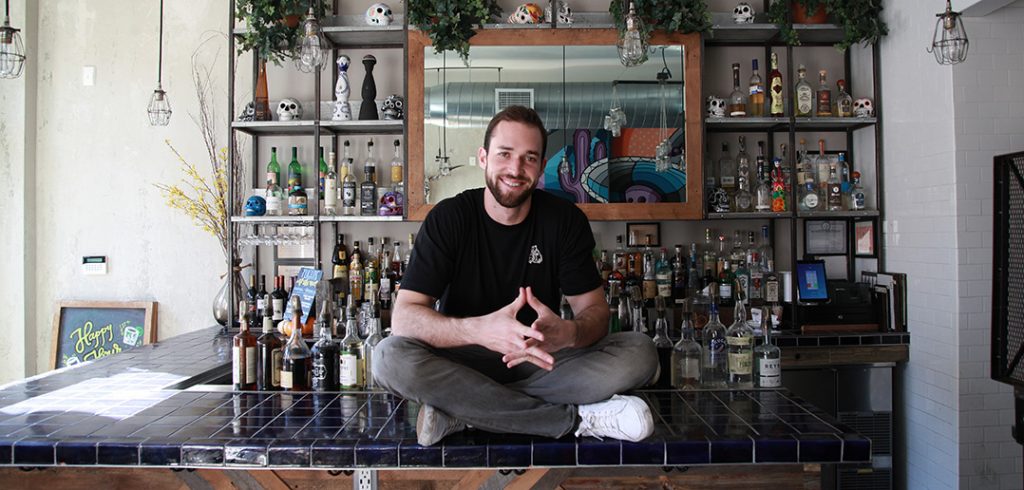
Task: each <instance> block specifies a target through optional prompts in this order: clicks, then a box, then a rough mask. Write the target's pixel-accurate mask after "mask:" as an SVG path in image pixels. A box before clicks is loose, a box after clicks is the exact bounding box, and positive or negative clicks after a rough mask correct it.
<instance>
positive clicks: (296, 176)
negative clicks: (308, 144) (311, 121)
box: [288, 146, 302, 189]
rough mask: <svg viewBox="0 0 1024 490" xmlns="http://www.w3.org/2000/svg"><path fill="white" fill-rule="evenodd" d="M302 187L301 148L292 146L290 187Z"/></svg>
mask: <svg viewBox="0 0 1024 490" xmlns="http://www.w3.org/2000/svg"><path fill="white" fill-rule="evenodd" d="M295 186H299V187H302V165H301V164H299V149H298V148H297V147H294V146H293V147H292V161H291V163H289V164H288V188H289V189H291V188H293V187H295Z"/></svg>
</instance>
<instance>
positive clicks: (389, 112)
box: [380, 94, 405, 120]
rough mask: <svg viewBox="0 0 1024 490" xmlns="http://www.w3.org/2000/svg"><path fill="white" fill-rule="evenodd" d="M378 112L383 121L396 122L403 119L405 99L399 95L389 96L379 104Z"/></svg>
mask: <svg viewBox="0 0 1024 490" xmlns="http://www.w3.org/2000/svg"><path fill="white" fill-rule="evenodd" d="M380 112H382V113H383V114H384V119H390V120H396V119H404V117H405V99H403V98H402V96H401V95H398V94H391V95H389V96H388V98H386V99H384V102H381V104H380Z"/></svg>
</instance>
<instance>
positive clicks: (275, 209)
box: [266, 183, 286, 216]
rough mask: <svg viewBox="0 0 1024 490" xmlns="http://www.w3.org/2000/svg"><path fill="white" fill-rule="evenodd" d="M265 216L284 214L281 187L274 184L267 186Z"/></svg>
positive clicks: (283, 198)
mask: <svg viewBox="0 0 1024 490" xmlns="http://www.w3.org/2000/svg"><path fill="white" fill-rule="evenodd" d="M266 200H267V216H281V215H283V214H284V208H285V201H286V198H285V195H284V190H283V189H281V186H279V185H277V184H276V183H275V184H269V185H267V197H266Z"/></svg>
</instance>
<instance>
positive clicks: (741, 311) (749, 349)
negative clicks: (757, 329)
mask: <svg viewBox="0 0 1024 490" xmlns="http://www.w3.org/2000/svg"><path fill="white" fill-rule="evenodd" d="M735 312H736V313H735V315H734V316H735V321H734V322H733V324H732V325H731V326H730V327H729V329H728V330H726V331H725V341H726V344H727V345H728V350H729V387H730V388H752V387H753V386H754V383H753V381H754V380H753V361H754V357H753V356H754V349H753V347H754V331H753V330H752V329H751V328H750V327H749V326H747V310H746V309H745V308H744V307H743V302H742V301H737V302H736V309H735Z"/></svg>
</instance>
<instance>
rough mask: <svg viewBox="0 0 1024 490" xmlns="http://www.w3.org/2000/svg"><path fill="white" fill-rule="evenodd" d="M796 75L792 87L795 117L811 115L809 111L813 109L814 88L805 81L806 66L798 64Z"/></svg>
mask: <svg viewBox="0 0 1024 490" xmlns="http://www.w3.org/2000/svg"><path fill="white" fill-rule="evenodd" d="M797 76H798V77H799V78H798V79H797V81H796V86H794V87H793V92H794V93H795V97H794V100H796V111H795V112H796V117H811V113H812V112H813V111H814V89H812V88H811V84H809V83H807V68H804V65H800V68H798V69H797Z"/></svg>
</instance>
